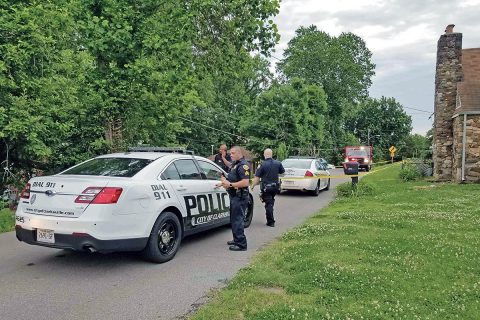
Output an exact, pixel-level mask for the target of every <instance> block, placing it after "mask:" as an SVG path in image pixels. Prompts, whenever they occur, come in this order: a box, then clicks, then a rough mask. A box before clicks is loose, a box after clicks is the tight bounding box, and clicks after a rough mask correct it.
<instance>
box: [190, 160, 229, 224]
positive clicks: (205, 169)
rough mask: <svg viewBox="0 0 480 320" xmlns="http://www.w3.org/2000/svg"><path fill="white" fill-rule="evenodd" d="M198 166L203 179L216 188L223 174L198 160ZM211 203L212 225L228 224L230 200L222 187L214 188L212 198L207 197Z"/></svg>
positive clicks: (213, 166)
mask: <svg viewBox="0 0 480 320" xmlns="http://www.w3.org/2000/svg"><path fill="white" fill-rule="evenodd" d="M197 163H198V165H199V166H200V169H201V170H202V173H203V174H204V177H205V178H206V179H207V180H208V181H210V182H211V183H212V185H214V186H216V185H217V184H218V183H219V182H220V178H221V177H222V174H225V173H224V172H223V171H222V170H221V169H220V168H219V167H218V166H216V165H214V164H213V163H210V162H207V161H204V160H198V161H197ZM209 201H210V203H211V208H212V210H211V211H212V214H213V217H212V218H213V221H212V222H213V223H219V224H225V223H229V222H230V198H229V197H228V193H227V191H226V190H225V189H224V188H223V187H214V190H213V197H211V196H210V195H209Z"/></svg>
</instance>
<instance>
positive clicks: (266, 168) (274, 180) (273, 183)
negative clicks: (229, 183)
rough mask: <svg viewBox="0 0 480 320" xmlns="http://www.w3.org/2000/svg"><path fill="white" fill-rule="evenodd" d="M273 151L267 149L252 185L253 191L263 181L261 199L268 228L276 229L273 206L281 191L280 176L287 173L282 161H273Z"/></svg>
mask: <svg viewBox="0 0 480 320" xmlns="http://www.w3.org/2000/svg"><path fill="white" fill-rule="evenodd" d="M272 155H273V152H272V149H265V151H264V152H263V156H264V157H265V161H264V162H263V163H262V164H261V165H260V167H258V169H257V171H256V172H255V179H254V180H253V184H252V191H253V189H254V188H255V186H256V185H257V184H259V182H260V179H262V182H261V185H260V189H261V193H260V198H261V199H262V200H263V202H264V203H265V214H266V216H267V226H269V227H275V219H274V218H273V205H274V204H275V196H276V195H277V193H278V191H279V190H280V182H279V178H278V175H279V174H282V173H284V172H285V169H284V168H283V165H282V163H281V162H280V161H277V160H273V159H272Z"/></svg>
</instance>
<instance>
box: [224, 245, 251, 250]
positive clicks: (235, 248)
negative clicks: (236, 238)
mask: <svg viewBox="0 0 480 320" xmlns="http://www.w3.org/2000/svg"><path fill="white" fill-rule="evenodd" d="M228 249H230V250H231V251H247V247H239V246H237V245H236V244H235V245H233V246H230V247H228Z"/></svg>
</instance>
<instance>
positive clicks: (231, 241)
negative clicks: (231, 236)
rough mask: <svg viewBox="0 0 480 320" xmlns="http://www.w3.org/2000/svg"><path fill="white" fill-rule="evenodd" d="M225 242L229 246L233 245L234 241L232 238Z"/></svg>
mask: <svg viewBox="0 0 480 320" xmlns="http://www.w3.org/2000/svg"><path fill="white" fill-rule="evenodd" d="M227 244H228V245H229V246H233V245H234V244H235V241H233V240H230V241H227Z"/></svg>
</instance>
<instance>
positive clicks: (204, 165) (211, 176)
mask: <svg viewBox="0 0 480 320" xmlns="http://www.w3.org/2000/svg"><path fill="white" fill-rule="evenodd" d="M198 164H199V165H200V168H201V169H202V170H203V172H205V175H206V176H207V179H208V180H220V177H221V176H222V174H223V172H222V171H221V170H220V169H218V168H217V167H215V166H214V165H213V164H211V163H208V162H205V161H198Z"/></svg>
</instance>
